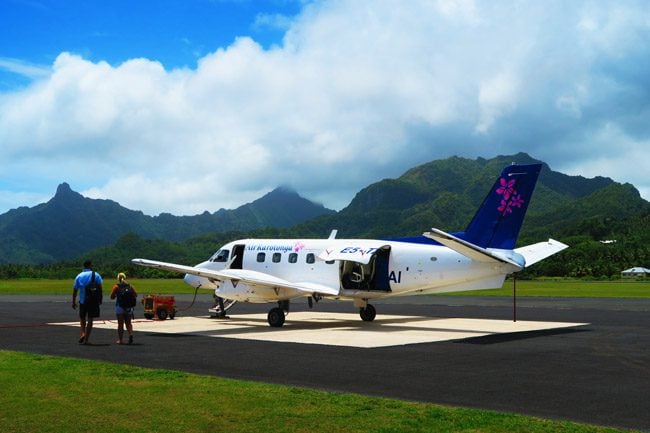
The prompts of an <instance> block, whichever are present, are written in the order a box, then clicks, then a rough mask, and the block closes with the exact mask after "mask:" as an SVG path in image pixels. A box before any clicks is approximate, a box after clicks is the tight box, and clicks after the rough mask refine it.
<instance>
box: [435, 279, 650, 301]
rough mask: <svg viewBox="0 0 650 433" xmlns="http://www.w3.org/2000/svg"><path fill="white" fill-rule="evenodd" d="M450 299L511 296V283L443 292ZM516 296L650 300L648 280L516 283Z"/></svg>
mask: <svg viewBox="0 0 650 433" xmlns="http://www.w3.org/2000/svg"><path fill="white" fill-rule="evenodd" d="M445 295H454V296H512V280H506V282H505V284H504V285H503V287H502V288H500V289H491V290H475V291H471V292H456V293H446V294H445ZM517 296H557V297H576V298H650V281H625V280H617V281H582V280H517Z"/></svg>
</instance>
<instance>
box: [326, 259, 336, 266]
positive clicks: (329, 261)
mask: <svg viewBox="0 0 650 433" xmlns="http://www.w3.org/2000/svg"><path fill="white" fill-rule="evenodd" d="M325 263H327V264H328V265H333V264H334V260H328V261H326V262H325Z"/></svg>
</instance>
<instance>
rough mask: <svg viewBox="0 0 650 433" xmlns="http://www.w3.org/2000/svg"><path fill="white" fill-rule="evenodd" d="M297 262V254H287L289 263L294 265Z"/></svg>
mask: <svg viewBox="0 0 650 433" xmlns="http://www.w3.org/2000/svg"><path fill="white" fill-rule="evenodd" d="M297 261H298V254H297V253H291V254H289V263H296V262H297Z"/></svg>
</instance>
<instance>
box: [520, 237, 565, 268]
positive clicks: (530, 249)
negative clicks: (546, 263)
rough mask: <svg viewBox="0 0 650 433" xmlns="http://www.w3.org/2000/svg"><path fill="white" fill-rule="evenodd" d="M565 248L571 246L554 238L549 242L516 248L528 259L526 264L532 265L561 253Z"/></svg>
mask: <svg viewBox="0 0 650 433" xmlns="http://www.w3.org/2000/svg"><path fill="white" fill-rule="evenodd" d="M565 248H569V246H568V245H565V244H563V243H562V242H559V241H556V240H554V239H549V240H548V241H547V242H539V243H536V244H532V245H526V246H525V247H521V248H516V249H515V252H516V253H518V254H521V255H522V256H524V258H525V259H526V266H530V265H532V264H534V263H537V262H539V261H542V260H544V259H545V258H547V257H550V256H552V255H553V254H556V253H559V252H560V251H562V250H564V249H565Z"/></svg>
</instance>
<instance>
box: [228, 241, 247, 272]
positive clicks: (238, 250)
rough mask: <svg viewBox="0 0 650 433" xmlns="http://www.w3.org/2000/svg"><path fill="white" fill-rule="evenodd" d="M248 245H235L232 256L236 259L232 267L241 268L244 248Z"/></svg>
mask: <svg viewBox="0 0 650 433" xmlns="http://www.w3.org/2000/svg"><path fill="white" fill-rule="evenodd" d="M245 247H246V245H244V244H239V245H235V246H234V247H233V249H232V257H233V258H234V260H233V261H232V263H231V264H230V269H241V268H242V265H243V263H244V249H245Z"/></svg>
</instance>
